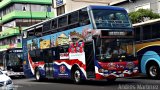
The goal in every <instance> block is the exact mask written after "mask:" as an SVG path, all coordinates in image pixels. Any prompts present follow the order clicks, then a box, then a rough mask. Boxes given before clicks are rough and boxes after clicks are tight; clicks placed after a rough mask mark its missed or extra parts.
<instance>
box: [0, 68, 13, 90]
mask: <svg viewBox="0 0 160 90" xmlns="http://www.w3.org/2000/svg"><path fill="white" fill-rule="evenodd" d="M5 73H6V72H5V71H1V70H0V90H1V89H2V90H13V82H12V80H11V78H10V77H9V76H7V75H6V74H5Z"/></svg>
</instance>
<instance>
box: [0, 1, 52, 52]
mask: <svg viewBox="0 0 160 90" xmlns="http://www.w3.org/2000/svg"><path fill="white" fill-rule="evenodd" d="M51 11H52V0H1V1H0V51H3V50H6V49H9V48H22V37H21V34H20V33H21V30H22V28H25V27H28V26H31V25H33V24H36V23H38V22H41V21H43V20H45V19H47V18H51V17H53V16H54V13H53V12H51Z"/></svg>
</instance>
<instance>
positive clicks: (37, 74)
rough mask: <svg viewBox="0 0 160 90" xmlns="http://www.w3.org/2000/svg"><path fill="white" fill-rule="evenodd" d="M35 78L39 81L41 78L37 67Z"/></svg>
mask: <svg viewBox="0 0 160 90" xmlns="http://www.w3.org/2000/svg"><path fill="white" fill-rule="evenodd" d="M35 78H36V80H37V81H41V80H42V78H41V75H40V72H39V70H38V69H37V70H36V72H35Z"/></svg>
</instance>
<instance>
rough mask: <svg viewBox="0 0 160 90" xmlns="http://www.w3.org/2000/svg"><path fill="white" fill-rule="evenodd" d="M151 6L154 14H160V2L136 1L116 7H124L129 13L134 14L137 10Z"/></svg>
mask: <svg viewBox="0 0 160 90" xmlns="http://www.w3.org/2000/svg"><path fill="white" fill-rule="evenodd" d="M147 5H149V6H150V8H149V9H151V10H152V11H153V12H156V13H160V0H135V1H134V2H125V3H121V4H117V5H114V6H120V7H124V8H125V9H126V10H127V11H129V12H132V11H135V10H136V9H137V8H140V7H144V6H147Z"/></svg>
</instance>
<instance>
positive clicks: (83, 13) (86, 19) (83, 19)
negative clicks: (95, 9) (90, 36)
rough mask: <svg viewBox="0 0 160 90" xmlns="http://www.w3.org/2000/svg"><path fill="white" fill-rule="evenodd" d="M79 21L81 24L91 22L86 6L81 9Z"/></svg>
mask: <svg viewBox="0 0 160 90" xmlns="http://www.w3.org/2000/svg"><path fill="white" fill-rule="evenodd" d="M79 22H80V26H84V25H88V24H90V21H89V16H88V12H87V9H86V8H85V9H82V10H80V11H79Z"/></svg>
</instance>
